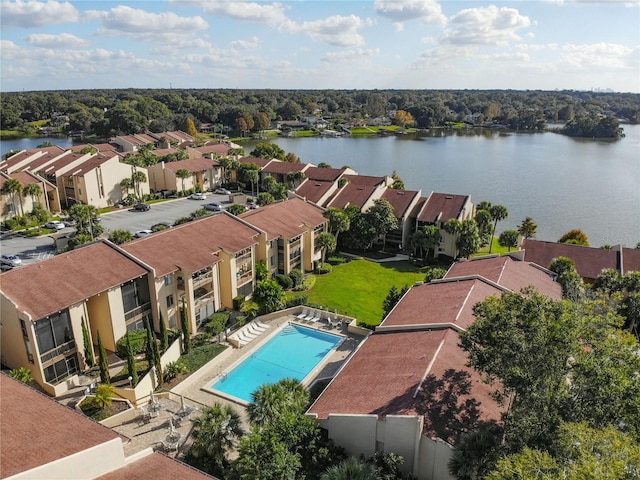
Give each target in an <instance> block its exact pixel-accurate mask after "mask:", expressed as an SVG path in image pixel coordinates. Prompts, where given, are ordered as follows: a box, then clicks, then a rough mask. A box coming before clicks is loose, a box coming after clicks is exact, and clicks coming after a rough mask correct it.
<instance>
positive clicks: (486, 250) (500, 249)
mask: <svg viewBox="0 0 640 480" xmlns="http://www.w3.org/2000/svg"><path fill="white" fill-rule="evenodd" d="M515 250H516V249H515V248H512V249H511V251H512V252H513V251H515ZM507 252H509V249H508V248H507V247H501V246H500V245H499V244H498V238H497V237H493V247H492V248H491V255H495V254H500V255H502V254H504V253H507ZM484 255H489V245H486V246H484V247H482V248H481V249H480V250H479V251H478V253H476V254H475V255H473V257H482V256H484Z"/></svg>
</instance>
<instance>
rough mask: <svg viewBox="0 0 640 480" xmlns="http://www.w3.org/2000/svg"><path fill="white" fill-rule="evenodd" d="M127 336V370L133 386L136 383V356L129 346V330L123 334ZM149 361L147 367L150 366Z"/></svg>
mask: <svg viewBox="0 0 640 480" xmlns="http://www.w3.org/2000/svg"><path fill="white" fill-rule="evenodd" d="M125 337H127V370H129V376H130V377H131V385H132V386H133V387H135V386H136V385H138V367H137V365H136V357H135V355H134V354H133V348H131V338H130V337H129V332H127V333H126V334H125ZM151 365H152V364H151V363H150V364H149V367H151Z"/></svg>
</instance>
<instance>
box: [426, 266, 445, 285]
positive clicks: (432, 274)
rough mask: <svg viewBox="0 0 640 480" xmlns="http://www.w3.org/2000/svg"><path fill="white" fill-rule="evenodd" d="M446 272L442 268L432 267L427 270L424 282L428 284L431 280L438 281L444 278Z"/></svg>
mask: <svg viewBox="0 0 640 480" xmlns="http://www.w3.org/2000/svg"><path fill="white" fill-rule="evenodd" d="M446 274H447V271H446V270H445V269H444V268H438V267H433V268H430V269H429V270H427V275H426V276H425V277H424V281H425V282H427V283H429V282H430V281H431V280H438V279H439V278H442V277H444V276H445V275H446Z"/></svg>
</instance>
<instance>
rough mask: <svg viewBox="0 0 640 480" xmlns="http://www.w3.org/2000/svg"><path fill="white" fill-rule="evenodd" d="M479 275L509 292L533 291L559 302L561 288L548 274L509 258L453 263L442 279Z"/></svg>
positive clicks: (506, 256)
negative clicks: (533, 289)
mask: <svg viewBox="0 0 640 480" xmlns="http://www.w3.org/2000/svg"><path fill="white" fill-rule="evenodd" d="M472 275H479V276H481V277H483V278H486V279H487V280H489V281H491V282H494V283H497V284H499V285H501V286H502V287H504V288H508V289H509V290H511V291H514V292H519V291H521V290H522V289H523V288H526V287H530V286H531V287H533V288H535V289H536V290H537V291H538V292H539V293H541V294H542V295H546V296H548V297H549V298H553V299H556V300H559V299H561V298H562V288H561V286H560V284H559V283H558V282H555V281H554V280H553V279H552V277H550V276H549V274H547V273H545V272H544V271H542V270H541V269H539V268H536V267H534V266H532V265H530V264H529V263H528V262H523V261H520V260H516V259H514V258H512V257H510V256H509V255H503V256H495V257H480V258H476V259H473V260H466V261H462V262H456V263H454V264H453V265H452V266H451V268H450V269H449V271H448V272H447V275H446V277H445V278H456V277H467V276H472Z"/></svg>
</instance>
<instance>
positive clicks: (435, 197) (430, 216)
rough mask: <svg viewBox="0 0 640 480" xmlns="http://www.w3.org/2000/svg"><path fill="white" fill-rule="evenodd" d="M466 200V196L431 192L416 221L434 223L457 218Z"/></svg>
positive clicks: (467, 197) (467, 198)
mask: <svg viewBox="0 0 640 480" xmlns="http://www.w3.org/2000/svg"><path fill="white" fill-rule="evenodd" d="M468 200H469V196H468V195H452V194H449V193H435V192H432V193H431V195H429V197H428V199H427V201H426V203H425V204H424V206H423V208H422V211H420V213H419V214H418V221H419V222H427V223H436V222H446V221H447V220H450V219H452V218H458V217H459V216H460V213H462V209H463V208H464V206H465V204H466V203H467V201H468Z"/></svg>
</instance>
